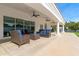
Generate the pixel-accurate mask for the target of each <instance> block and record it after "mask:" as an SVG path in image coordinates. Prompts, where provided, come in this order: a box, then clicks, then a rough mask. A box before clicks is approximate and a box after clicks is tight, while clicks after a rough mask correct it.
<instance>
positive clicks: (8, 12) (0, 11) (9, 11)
mask: <svg viewBox="0 0 79 59" xmlns="http://www.w3.org/2000/svg"><path fill="white" fill-rule="evenodd" d="M3 16H10V17H14V18H21V19H25V20H29V21H35V31H38V30H39V27H40V24H43V25H44V24H45V23H46V21H45V19H43V18H40V17H38V18H33V19H30V16H29V15H28V14H27V13H25V12H22V11H19V10H17V9H13V8H10V7H7V6H2V5H0V39H2V38H3ZM48 28H50V25H49V24H48Z"/></svg>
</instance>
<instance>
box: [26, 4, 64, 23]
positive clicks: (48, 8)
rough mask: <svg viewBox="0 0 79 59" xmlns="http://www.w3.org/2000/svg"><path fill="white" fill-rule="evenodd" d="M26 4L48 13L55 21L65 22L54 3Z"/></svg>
mask: <svg viewBox="0 0 79 59" xmlns="http://www.w3.org/2000/svg"><path fill="white" fill-rule="evenodd" d="M26 5H28V6H29V7H32V8H33V9H35V10H38V11H39V12H41V13H43V14H45V15H47V16H48V17H49V18H50V19H51V20H53V21H55V22H60V23H61V24H65V22H64V19H63V17H62V15H61V14H60V12H59V10H58V9H57V8H56V6H55V4H54V3H35V4H34V3H27V4H26Z"/></svg>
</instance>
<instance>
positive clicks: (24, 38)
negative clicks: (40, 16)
mask: <svg viewBox="0 0 79 59" xmlns="http://www.w3.org/2000/svg"><path fill="white" fill-rule="evenodd" d="M11 41H12V42H14V43H16V44H18V45H19V46H21V45H22V44H26V43H30V38H29V34H25V35H22V34H21V31H20V30H15V31H12V32H11Z"/></svg>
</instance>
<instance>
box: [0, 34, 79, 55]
mask: <svg viewBox="0 0 79 59" xmlns="http://www.w3.org/2000/svg"><path fill="white" fill-rule="evenodd" d="M0 55H10V56H14V55H15V56H16V55H19V56H27V55H29V56H32V55H33V56H35V55H36V56H79V38H78V37H77V36H76V35H75V34H73V33H61V35H59V36H53V35H52V36H51V37H50V38H42V37H41V38H40V39H38V40H34V41H33V40H31V43H30V44H24V45H22V46H21V47H20V48H18V46H17V45H16V44H14V43H12V42H6V43H2V44H0Z"/></svg>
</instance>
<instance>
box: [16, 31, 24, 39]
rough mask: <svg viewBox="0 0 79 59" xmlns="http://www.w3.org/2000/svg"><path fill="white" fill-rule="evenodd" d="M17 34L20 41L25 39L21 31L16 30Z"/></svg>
mask: <svg viewBox="0 0 79 59" xmlns="http://www.w3.org/2000/svg"><path fill="white" fill-rule="evenodd" d="M16 32H17V33H18V35H19V38H20V39H23V35H22V33H21V31H20V30H16Z"/></svg>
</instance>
